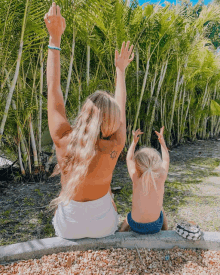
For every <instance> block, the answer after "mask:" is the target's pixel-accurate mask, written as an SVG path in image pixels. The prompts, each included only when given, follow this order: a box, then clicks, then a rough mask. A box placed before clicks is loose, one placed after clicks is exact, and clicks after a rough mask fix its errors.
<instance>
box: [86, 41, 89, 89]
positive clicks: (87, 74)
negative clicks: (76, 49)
mask: <svg viewBox="0 0 220 275" xmlns="http://www.w3.org/2000/svg"><path fill="white" fill-rule="evenodd" d="M89 70H90V46H89V45H87V58H86V83H87V86H89V80H90V76H89Z"/></svg>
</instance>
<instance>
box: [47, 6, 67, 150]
mask: <svg viewBox="0 0 220 275" xmlns="http://www.w3.org/2000/svg"><path fill="white" fill-rule="evenodd" d="M44 21H45V23H46V26H47V29H48V32H49V34H50V39H49V46H48V58H47V87H48V124H49V130H50V135H51V138H52V139H53V141H54V143H55V145H57V146H58V147H59V146H60V140H61V139H62V137H63V136H65V134H67V133H69V132H70V131H71V130H72V129H71V125H70V123H69V122H68V120H67V117H66V111H65V105H64V100H63V94H62V91H61V86H60V42H61V36H62V34H63V32H64V30H65V28H66V23H65V19H64V18H63V17H62V16H61V14H60V7H59V6H56V4H55V3H53V4H52V7H51V8H50V10H49V12H48V13H46V14H45V17H44Z"/></svg>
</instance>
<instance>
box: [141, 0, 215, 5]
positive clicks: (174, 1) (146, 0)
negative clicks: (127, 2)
mask: <svg viewBox="0 0 220 275" xmlns="http://www.w3.org/2000/svg"><path fill="white" fill-rule="evenodd" d="M166 1H167V2H170V3H174V4H175V3H176V0H166ZM147 2H149V3H150V4H153V3H158V2H160V3H161V4H162V3H163V2H165V0H139V4H140V5H143V4H144V3H147ZM191 2H192V3H193V5H195V4H197V3H198V1H197V0H191ZM210 2H211V0H204V3H205V5H207V4H209V3H210Z"/></svg>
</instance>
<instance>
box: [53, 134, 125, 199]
mask: <svg viewBox="0 0 220 275" xmlns="http://www.w3.org/2000/svg"><path fill="white" fill-rule="evenodd" d="M69 141H70V134H69V135H68V136H66V137H65V138H64V139H63V145H62V147H61V148H58V147H56V154H57V161H58V164H60V163H61V161H62V160H61V159H62V157H64V155H65V153H66V151H65V148H67V145H68V143H69ZM96 145H97V148H98V150H97V154H96V155H95V157H94V158H93V159H92V161H91V164H90V165H89V167H88V173H87V176H86V177H85V179H84V181H83V182H82V183H81V184H80V185H79V186H78V187H77V188H76V193H75V194H73V195H72V196H71V199H72V200H74V201H79V202H86V201H92V200H97V199H99V198H101V197H103V196H105V195H106V194H107V192H108V190H109V187H110V184H111V180H112V174H113V171H114V168H115V165H116V163H117V160H118V157H119V155H120V153H121V151H122V149H123V148H122V146H119V145H118V144H117V141H116V140H115V139H114V138H112V139H110V140H102V139H99V141H98V142H97V144H96ZM69 176H70V175H68V174H67V175H65V176H64V175H63V173H62V171H61V185H62V190H61V192H62V191H63V188H64V186H65V184H66V182H67V180H68V179H69Z"/></svg>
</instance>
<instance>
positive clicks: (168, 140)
mask: <svg viewBox="0 0 220 275" xmlns="http://www.w3.org/2000/svg"><path fill="white" fill-rule="evenodd" d="M180 71H181V67H179V70H178V73H177V79H176V86H175V92H174V98H173V105H172V110H171V116H170V124H169V129H168V135H167V142H168V144H169V145H170V144H171V140H170V136H171V129H172V126H173V116H174V109H175V104H176V98H177V94H178V90H179V80H180Z"/></svg>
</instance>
